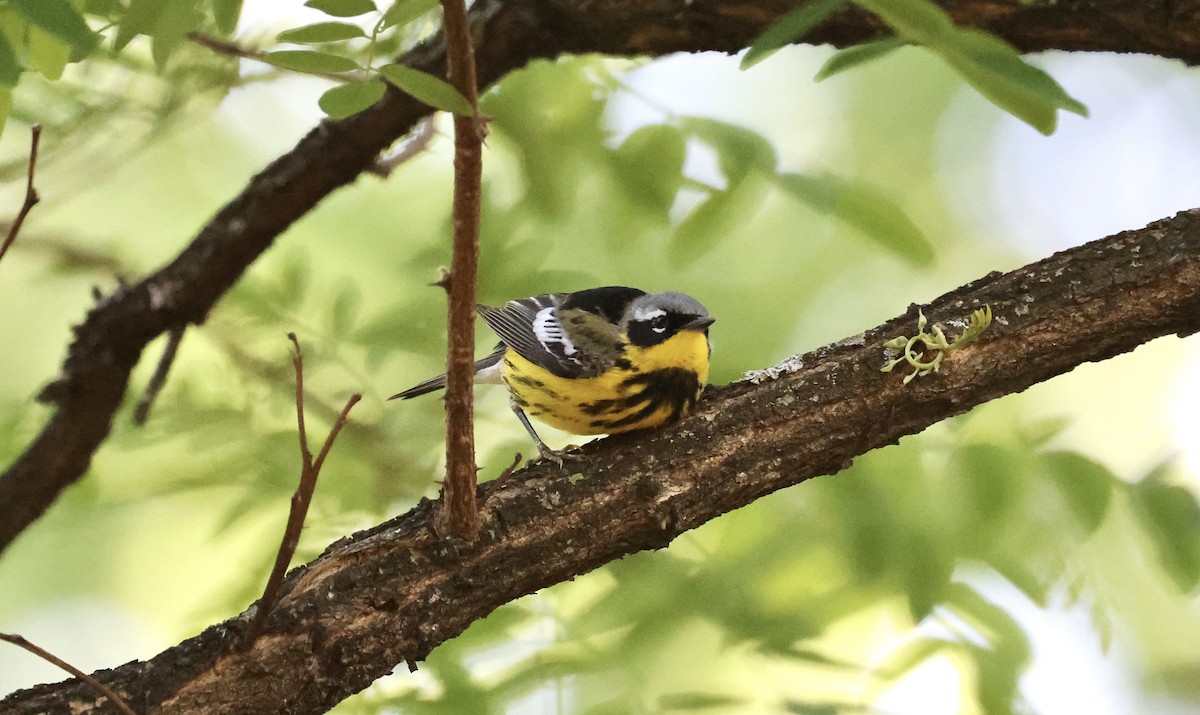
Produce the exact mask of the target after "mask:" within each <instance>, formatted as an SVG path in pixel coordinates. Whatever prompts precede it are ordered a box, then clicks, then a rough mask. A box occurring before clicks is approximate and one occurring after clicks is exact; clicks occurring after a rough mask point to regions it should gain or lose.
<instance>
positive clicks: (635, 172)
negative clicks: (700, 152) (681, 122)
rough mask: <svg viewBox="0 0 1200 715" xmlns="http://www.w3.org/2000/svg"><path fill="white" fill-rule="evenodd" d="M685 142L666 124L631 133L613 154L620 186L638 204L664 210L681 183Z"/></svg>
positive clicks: (672, 199) (672, 200) (668, 206)
mask: <svg viewBox="0 0 1200 715" xmlns="http://www.w3.org/2000/svg"><path fill="white" fill-rule="evenodd" d="M686 156H687V142H686V141H685V140H684V138H683V134H681V133H680V131H679V130H678V129H677V128H675V127H673V126H670V125H669V124H651V125H648V126H644V127H641V128H640V129H638V130H636V131H634V132H633V133H632V134H630V135H629V136H628V137H627V138H626V139H625V141H624V142H622V143H621V146H619V147H617V148H616V150H614V151H613V153H612V163H613V169H614V171H615V172H616V174H617V177H618V178H619V179H620V186H621V188H623V189H625V190H626V193H627V194H628V195H629V197H630V198H632V199H633V200H634V201H636V202H637V203H639V204H641V205H643V206H646V207H647V208H649V209H651V210H654V211H659V212H663V213H664V214H665V212H666V211H667V210H668V209H670V208H671V204H673V203H674V202H675V196H676V195H677V194H678V193H679V187H680V186H682V184H683V162H684V159H685V158H686Z"/></svg>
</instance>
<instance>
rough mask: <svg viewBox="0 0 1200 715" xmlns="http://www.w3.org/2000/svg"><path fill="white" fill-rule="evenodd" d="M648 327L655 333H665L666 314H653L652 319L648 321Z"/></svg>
mask: <svg viewBox="0 0 1200 715" xmlns="http://www.w3.org/2000/svg"><path fill="white" fill-rule="evenodd" d="M650 329H651V330H653V331H654V332H656V333H665V332H666V331H667V316H665V315H656V316H654V319H653V320H651V321H650Z"/></svg>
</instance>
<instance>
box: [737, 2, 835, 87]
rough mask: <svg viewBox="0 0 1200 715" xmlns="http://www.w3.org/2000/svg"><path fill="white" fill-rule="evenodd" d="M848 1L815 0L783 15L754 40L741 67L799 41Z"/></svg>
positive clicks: (750, 64) (757, 61)
mask: <svg viewBox="0 0 1200 715" xmlns="http://www.w3.org/2000/svg"><path fill="white" fill-rule="evenodd" d="M846 2H847V0H813V2H808V3H805V4H804V5H801V6H800V7H798V8H796V9H795V10H792V11H791V12H789V13H788V14H786V15H784V16H783V17H781V18H779V19H778V20H776V21H775V22H774V24H772V25H771V26H770V27H768V28H767V29H766V30H765V31H764V32H763V33H762V34H761V35H759V36H758V37H757V38H755V40H754V41H753V42H751V43H750V49H748V50H747V51H746V54H745V56H744V57H742V64H741V68H742V69H743V70H747V69H750V68H751V67H753V66H754V65H756V64H758V63H759V62H762V61H763V60H765V59H767V58H768V57H770V56H771V55H773V54H775V52H776V50H778V49H779V48H781V47H785V46H787V45H790V44H792V43H793V42H797V41H799V40H800V39H801V38H802V37H804V36H805V35H807V34H808V31H809V30H811V29H812V28H813V27H814V26H815V25H816V24H817V23H819V22H821V21H822V20H824V19H825V18H826V17H829V14H830V13H832V12H833V11H834V10H837V9H838V8H840V7H842V6H843V5H845V4H846Z"/></svg>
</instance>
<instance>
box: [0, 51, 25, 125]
mask: <svg viewBox="0 0 1200 715" xmlns="http://www.w3.org/2000/svg"><path fill="white" fill-rule="evenodd" d="M20 79H21V63H20V62H18V61H17V55H16V53H15V52H13V48H12V45H10V44H8V37H6V36H5V34H4V33H3V32H0V85H2V86H4V87H15V86H16V85H17V81H18V80H20ZM4 93H5V97H6V99H8V98H9V97H8V90H7V89H5V90H4ZM4 114H5V116H6V117H7V116H8V107H5V112H4Z"/></svg>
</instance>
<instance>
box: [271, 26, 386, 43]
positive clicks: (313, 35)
mask: <svg viewBox="0 0 1200 715" xmlns="http://www.w3.org/2000/svg"><path fill="white" fill-rule="evenodd" d="M366 36H367V33H365V32H363V29H362V28H361V27H359V26H358V25H355V24H353V23H349V22H317V23H313V24H312V25H305V26H304V27H296V28H292V29H291V30H284V31H283V32H281V33H279V35H278V36H276V38H275V39H276V40H277V41H279V42H295V43H297V44H302V45H312V44H320V43H322V42H338V41H341V40H352V39H354V38H356V37H366Z"/></svg>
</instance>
